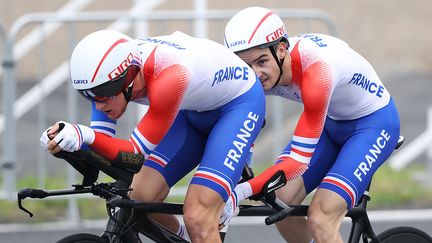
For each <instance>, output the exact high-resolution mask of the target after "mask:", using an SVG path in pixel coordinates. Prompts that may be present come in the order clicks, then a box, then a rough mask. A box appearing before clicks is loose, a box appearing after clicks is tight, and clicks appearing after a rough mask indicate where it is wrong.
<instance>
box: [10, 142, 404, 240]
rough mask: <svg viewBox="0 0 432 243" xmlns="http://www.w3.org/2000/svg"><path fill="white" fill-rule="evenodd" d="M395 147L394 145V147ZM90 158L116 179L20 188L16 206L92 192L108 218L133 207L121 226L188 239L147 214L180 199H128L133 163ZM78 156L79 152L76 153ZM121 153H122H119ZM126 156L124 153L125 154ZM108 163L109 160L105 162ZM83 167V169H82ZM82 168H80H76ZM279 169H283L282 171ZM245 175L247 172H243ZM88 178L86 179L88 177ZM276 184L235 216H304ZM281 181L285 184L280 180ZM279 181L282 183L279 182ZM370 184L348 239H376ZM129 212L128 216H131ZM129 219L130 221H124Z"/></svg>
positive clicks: (175, 208) (78, 164) (175, 207)
mask: <svg viewBox="0 0 432 243" xmlns="http://www.w3.org/2000/svg"><path fill="white" fill-rule="evenodd" d="M402 142H403V137H401V138H400V141H399V142H398V146H397V147H399V146H400V145H401V144H402ZM397 147H396V148H397ZM66 155H67V157H66V158H67V161H68V162H69V163H71V165H73V166H74V167H75V168H84V166H88V165H87V162H86V161H76V158H75V157H73V156H72V155H71V154H66ZM85 155H86V156H87V157H86V158H88V159H90V160H91V161H92V162H94V161H93V160H95V159H96V160H99V164H103V167H102V166H100V167H99V166H98V168H97V169H101V170H102V171H104V172H105V171H108V172H109V175H110V176H111V177H113V178H114V179H116V181H115V182H113V183H101V184H94V183H95V180H96V179H97V177H95V176H94V174H91V175H87V178H86V174H85V173H84V174H83V175H84V179H83V183H82V185H74V189H70V190H54V191H44V190H36V189H30V188H26V189H22V190H20V191H19V192H18V206H19V208H20V209H21V210H23V211H25V212H26V213H28V214H29V216H30V217H32V216H33V214H32V213H31V212H30V211H28V210H27V209H25V208H24V207H23V206H22V200H23V199H25V198H27V197H30V198H39V199H43V198H46V197H51V196H60V195H72V194H82V193H91V194H93V195H95V196H99V197H101V198H103V199H105V200H106V206H107V212H108V215H109V217H110V219H113V220H115V219H114V217H113V216H114V213H113V212H114V211H115V208H117V207H118V208H131V209H133V211H134V212H133V214H135V215H139V219H138V220H132V221H130V220H128V222H127V224H126V225H124V226H125V227H134V229H136V231H139V232H140V233H142V234H144V235H145V236H147V237H148V238H150V239H152V240H154V241H156V242H188V241H186V240H184V239H183V238H181V237H179V236H177V235H176V234H175V233H174V232H171V231H170V230H168V229H167V228H165V227H164V226H162V225H160V224H159V223H157V222H155V221H154V220H152V219H151V218H149V217H148V214H149V213H166V214H173V215H181V214H183V204H180V203H164V202H163V203H145V202H140V201H136V200H132V199H129V198H128V197H127V192H128V191H130V190H131V189H130V188H129V185H130V182H131V178H132V175H133V174H134V173H136V169H137V167H136V166H135V167H130V166H129V167H128V170H127V171H126V170H124V165H123V164H127V165H128V164H130V163H125V161H126V160H124V158H123V160H119V161H120V162H117V163H123V164H121V166H120V167H115V166H111V165H107V163H106V161H103V160H102V158H98V157H97V156H96V155H94V154H85ZM79 156H81V155H79ZM123 156H124V157H125V155H123ZM126 157H128V156H126ZM127 159H128V160H127V161H133V162H134V163H135V165H139V163H140V160H141V159H142V158H141V157H138V158H135V157H129V158H127ZM108 163H109V162H108ZM83 170H84V169H83ZM80 172H82V171H80ZM245 172H246V174H249V177H250V175H252V176H253V173H251V171H248V169H246V170H245ZM282 173H283V172H282ZM246 177H247V176H246ZM273 177H274V178H275V179H277V180H279V179H280V178H283V180H280V181H284V182H283V183H286V181H285V176H282V177H281V175H280V174H278V173H276V174H275V175H274V176H273ZM89 178H90V179H89ZM270 182H272V179H270V180H269V181H268V182H267V185H269V184H273V183H270ZM281 185H282V183H281V184H280V185H278V186H277V187H270V186H269V187H267V186H265V188H267V189H266V190H265V192H264V193H263V195H261V198H260V200H261V201H263V202H264V203H265V204H266V205H240V212H239V214H238V216H268V217H267V218H266V219H265V223H266V224H272V223H275V222H277V221H278V220H281V219H283V218H285V217H289V216H307V211H308V209H309V206H308V205H294V206H288V205H285V204H284V205H283V207H282V208H281V207H280V206H278V203H277V202H276V200H277V198H275V195H274V191H275V190H276V189H278V188H279V187H280V186H281ZM283 185H285V184H283ZM283 185H282V186H283ZM369 188H370V184H369V186H368V187H367V189H366V191H365V193H364V194H363V196H362V198H361V200H360V203H359V204H358V205H356V206H355V207H353V208H352V209H351V210H349V211H348V212H347V214H346V217H350V218H351V219H352V226H351V230H350V235H349V240H348V242H349V243H357V242H359V241H360V238H362V239H363V242H364V243H366V242H368V239H371V240H373V241H374V242H380V240H379V239H378V237H377V236H376V234H375V233H374V231H373V229H372V226H371V223H370V220H369V217H368V215H367V211H366V208H367V202H368V201H369V200H370V196H369V195H368V194H369ZM133 214H132V216H133ZM132 216H131V217H130V219H133V217H132ZM129 223H131V224H132V225H128V224H129Z"/></svg>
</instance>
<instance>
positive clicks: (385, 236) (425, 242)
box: [378, 226, 432, 243]
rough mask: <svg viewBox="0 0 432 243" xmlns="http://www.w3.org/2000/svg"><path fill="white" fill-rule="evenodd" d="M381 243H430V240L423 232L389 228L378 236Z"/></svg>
mask: <svg viewBox="0 0 432 243" xmlns="http://www.w3.org/2000/svg"><path fill="white" fill-rule="evenodd" d="M378 239H380V241H381V242H382V243H408V242H413V243H432V238H431V237H430V236H429V235H428V234H426V233H425V232H423V231H421V230H419V229H417V228H413V227H407V226H401V227H395V228H390V229H388V230H385V231H383V232H382V233H380V234H379V235H378Z"/></svg>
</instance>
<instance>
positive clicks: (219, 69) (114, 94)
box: [41, 30, 265, 242]
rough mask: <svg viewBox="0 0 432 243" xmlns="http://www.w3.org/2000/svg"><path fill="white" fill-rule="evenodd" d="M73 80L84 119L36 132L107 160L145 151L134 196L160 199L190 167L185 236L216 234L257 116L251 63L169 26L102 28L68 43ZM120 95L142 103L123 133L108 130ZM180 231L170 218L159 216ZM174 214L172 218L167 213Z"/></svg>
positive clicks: (196, 238)
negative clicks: (139, 35)
mask: <svg viewBox="0 0 432 243" xmlns="http://www.w3.org/2000/svg"><path fill="white" fill-rule="evenodd" d="M70 72H71V81H72V86H73V87H74V88H75V89H76V90H78V91H79V93H80V94H81V95H82V96H84V97H85V98H87V99H88V100H90V101H91V102H92V112H93V114H92V123H91V127H87V126H84V125H80V124H71V123H67V122H60V123H62V124H63V125H64V128H63V129H61V130H59V127H60V125H59V123H56V124H55V125H53V126H52V127H51V128H50V129H48V130H47V131H45V132H44V133H43V134H42V136H41V144H42V146H43V147H44V148H46V149H48V150H49V151H50V152H51V153H57V152H58V151H60V150H65V151H69V152H73V151H76V150H79V149H81V148H82V147H83V145H87V146H89V147H90V148H91V149H93V150H95V151H96V152H98V153H99V154H101V155H102V156H104V157H105V158H107V159H110V160H112V159H115V158H116V156H117V154H118V153H119V152H120V151H124V152H134V153H140V154H143V155H144V156H145V158H146V161H145V162H144V164H143V167H142V169H141V171H140V172H139V173H138V174H136V175H135V176H134V178H133V182H132V188H133V189H134V190H133V191H132V195H131V196H132V197H133V198H136V199H140V200H142V201H163V200H164V199H165V198H166V197H167V195H168V192H169V190H170V188H171V186H173V185H174V184H175V183H176V182H177V181H179V180H180V179H181V178H182V177H183V176H184V175H186V174H187V173H188V172H190V171H191V170H192V169H194V168H195V167H197V170H196V172H195V174H194V176H193V178H192V181H191V184H190V186H189V188H188V192H187V195H186V198H185V203H184V221H185V223H186V228H187V231H188V233H189V236H190V237H191V240H192V241H193V242H220V241H221V239H220V236H219V230H218V227H219V224H218V222H219V218H220V212H221V211H222V209H223V207H224V203H225V201H227V199H228V197H229V196H230V195H231V194H232V190H233V189H234V187H235V185H236V182H237V181H238V180H239V178H240V176H241V173H242V170H243V167H244V165H245V163H246V159H247V157H248V155H249V149H250V147H251V145H252V144H253V142H254V140H255V138H256V137H257V135H258V133H259V131H260V128H261V126H262V123H263V120H264V116H265V98H264V92H263V90H262V88H261V86H260V83H259V82H258V80H259V79H258V78H257V77H256V75H255V74H254V72H253V70H252V69H251V68H250V67H249V66H248V65H247V64H246V63H245V62H243V61H242V60H241V59H240V58H239V57H237V56H236V55H235V54H233V53H232V52H231V51H230V50H229V49H227V48H225V47H224V46H222V45H220V44H217V43H215V42H213V41H210V40H207V39H198V38H193V37H191V36H188V35H186V34H183V33H181V32H174V33H173V34H171V35H168V36H158V37H147V38H143V39H131V38H130V37H128V36H125V35H123V34H121V33H118V32H114V31H109V30H102V31H97V32H94V33H92V34H90V35H88V36H86V37H85V38H84V39H83V40H81V41H80V42H79V43H78V45H77V46H76V47H75V49H74V51H73V53H72V56H71V60H70ZM128 102H137V103H140V104H146V105H149V108H148V111H147V112H146V114H145V115H144V116H143V117H142V119H141V120H140V122H139V123H138V124H137V126H136V128H135V129H134V130H133V132H132V134H131V136H130V138H129V139H128V140H125V139H118V138H114V135H115V125H116V120H117V119H119V118H120V117H121V116H122V114H123V113H124V111H125V109H126V107H127V104H128ZM161 220H162V221H163V222H164V223H165V224H167V226H168V227H169V228H170V229H171V230H172V231H174V232H177V233H178V234H179V235H181V234H182V228H181V227H179V225H178V223H177V221H175V220H173V218H170V219H169V218H168V219H166V220H164V219H161ZM170 220H172V221H170Z"/></svg>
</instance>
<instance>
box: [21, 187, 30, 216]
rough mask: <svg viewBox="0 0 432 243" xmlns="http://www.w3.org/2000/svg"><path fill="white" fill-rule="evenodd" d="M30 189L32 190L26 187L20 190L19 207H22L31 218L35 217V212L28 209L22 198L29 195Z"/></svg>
mask: <svg viewBox="0 0 432 243" xmlns="http://www.w3.org/2000/svg"><path fill="white" fill-rule="evenodd" d="M29 191H30V188H26V189H23V190H21V191H19V192H18V208H19V209H21V210H22V211H24V212H26V213H27V214H28V215H29V216H30V218H31V217H33V213H32V212H30V211H29V210H27V209H26V208H25V207H24V206H23V205H22V200H23V199H25V198H27V197H28V194H29Z"/></svg>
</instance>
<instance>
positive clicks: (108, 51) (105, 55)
mask: <svg viewBox="0 0 432 243" xmlns="http://www.w3.org/2000/svg"><path fill="white" fill-rule="evenodd" d="M127 41H128V40H126V39H125V38H121V39H119V40H118V41H116V42H114V44H112V46H111V47H110V48H109V49H108V50H107V51H106V52H105V54H104V55H103V57H102V59H101V60H100V62H99V64H98V66H97V68H96V70H95V72H94V74H93V77H92V80H91V82H93V81H94V79H95V78H96V74H97V73H98V72H99V68H100V67H101V65H102V63H103V61H104V60H105V58H106V57H107V56H108V54H109V53H110V52H111V51H112V49H114V47H116V46H117V45H119V44H120V43H123V42H127Z"/></svg>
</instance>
